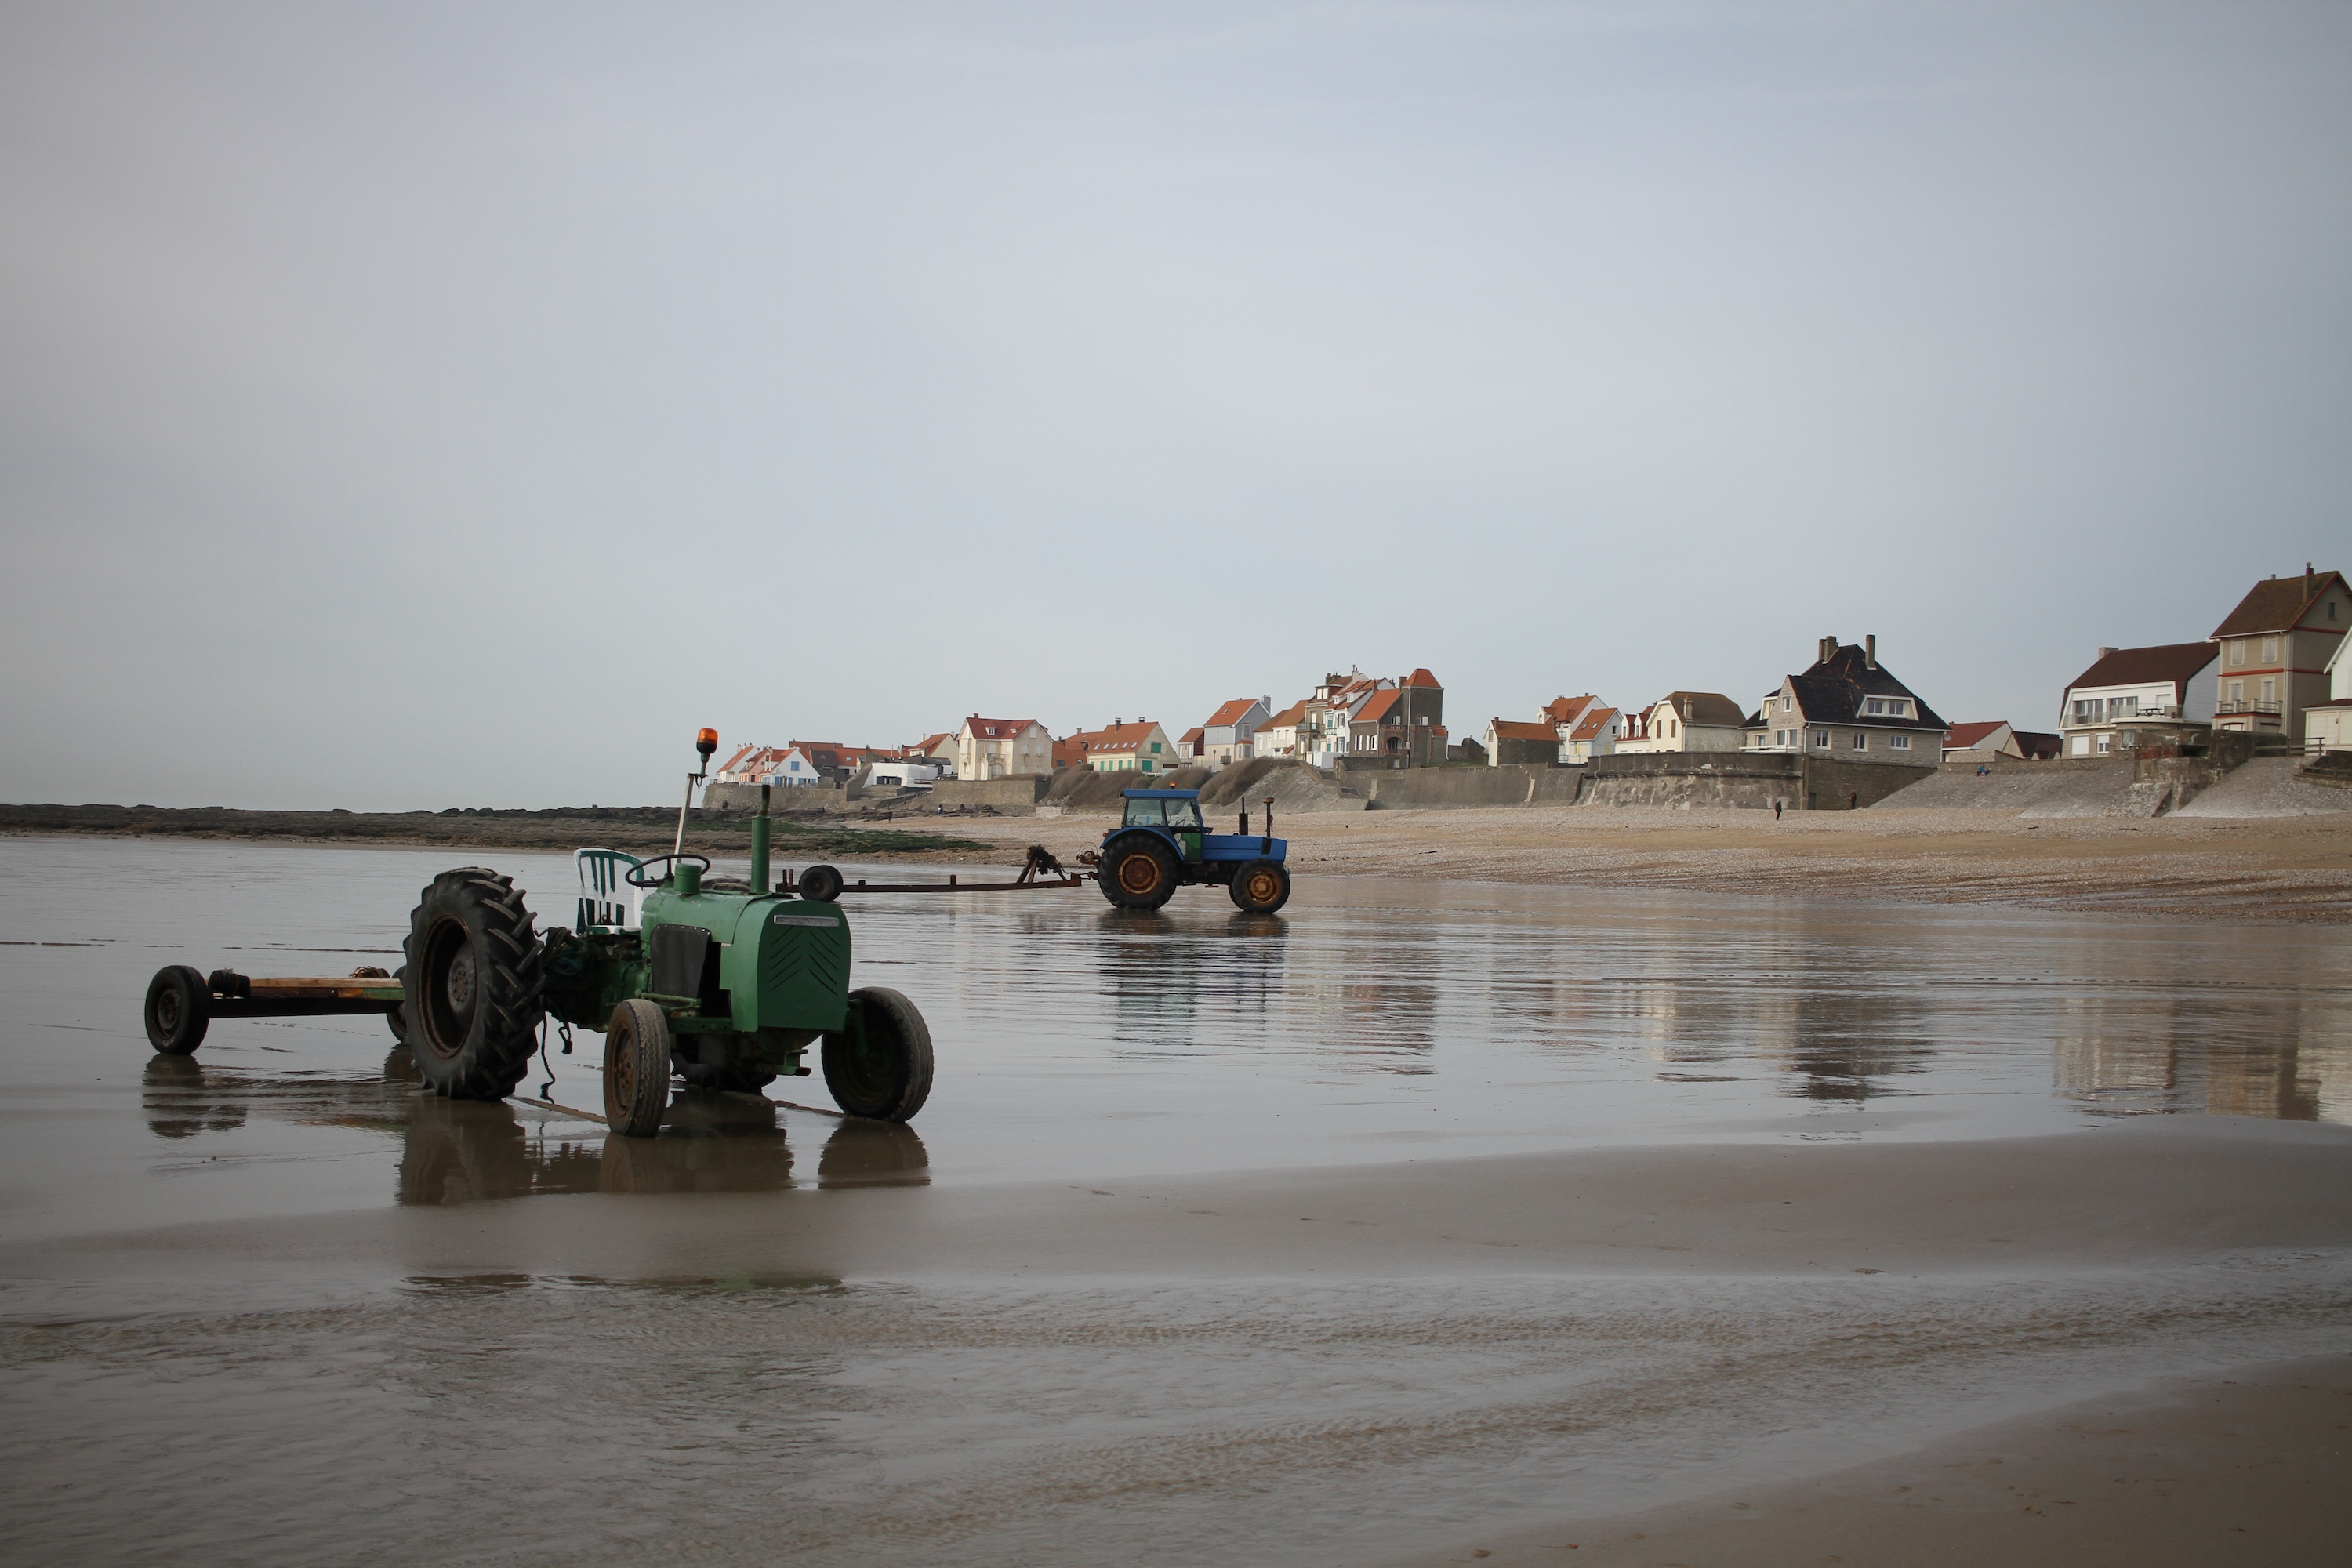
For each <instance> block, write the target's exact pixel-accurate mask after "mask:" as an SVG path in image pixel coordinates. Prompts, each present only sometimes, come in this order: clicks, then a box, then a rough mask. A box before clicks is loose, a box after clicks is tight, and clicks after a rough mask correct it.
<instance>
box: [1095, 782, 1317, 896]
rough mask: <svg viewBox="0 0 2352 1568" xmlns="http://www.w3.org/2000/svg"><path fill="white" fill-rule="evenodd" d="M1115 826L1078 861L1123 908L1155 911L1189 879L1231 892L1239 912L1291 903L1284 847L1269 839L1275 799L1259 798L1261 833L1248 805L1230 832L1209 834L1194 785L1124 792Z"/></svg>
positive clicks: (1285, 845) (1104, 891)
mask: <svg viewBox="0 0 2352 1568" xmlns="http://www.w3.org/2000/svg"><path fill="white" fill-rule="evenodd" d="M1120 793H1121V794H1122V795H1124V796H1125V797H1126V801H1127V809H1126V813H1125V815H1124V816H1122V817H1121V819H1120V821H1119V825H1118V826H1117V827H1114V828H1112V829H1111V830H1110V831H1109V832H1108V833H1106V834H1104V835H1103V841H1102V847H1101V848H1100V849H1097V850H1091V851H1089V852H1088V853H1087V855H1086V856H1085V857H1083V858H1086V859H1089V860H1092V861H1094V862H1095V863H1096V867H1097V870H1096V875H1097V877H1098V878H1099V879H1100V880H1101V883H1102V892H1103V897H1104V898H1106V899H1108V900H1110V901H1111V902H1112V903H1114V904H1116V905H1118V907H1119V908H1120V909H1123V910H1156V909H1158V908H1159V907H1160V905H1162V904H1164V903H1166V902H1167V901H1168V900H1170V899H1171V898H1174V897H1175V896H1176V889H1178V888H1181V887H1183V886H1185V885H1186V884H1188V883H1207V884H1209V885H1211V886H1213V887H1221V888H1223V889H1225V890H1226V892H1227V893H1229V894H1231V895H1232V897H1233V900H1234V908H1235V909H1237V910H1241V911H1242V912H1243V913H1244V914H1251V915H1270V914H1272V913H1274V911H1275V910H1278V909H1280V908H1282V906H1283V905H1285V904H1286V903H1288V902H1289V901H1290V870H1289V868H1288V867H1287V866H1286V865H1285V864H1284V861H1285V860H1286V858H1288V856H1289V852H1290V846H1289V845H1287V844H1286V843H1285V842H1284V841H1283V840H1281V839H1279V838H1276V837H1274V802H1273V800H1272V799H1271V798H1269V799H1268V800H1267V801H1266V803H1265V832H1264V833H1261V834H1255V835H1254V834H1252V833H1251V832H1250V816H1249V807H1248V806H1247V805H1244V806H1243V807H1242V811H1241V829H1240V831H1239V832H1237V833H1211V832H1210V831H1209V830H1208V827H1207V826H1206V825H1205V824H1204V823H1203V822H1202V820H1201V792H1200V791H1199V790H1196V789H1130V790H1123V791H1121V792H1120Z"/></svg>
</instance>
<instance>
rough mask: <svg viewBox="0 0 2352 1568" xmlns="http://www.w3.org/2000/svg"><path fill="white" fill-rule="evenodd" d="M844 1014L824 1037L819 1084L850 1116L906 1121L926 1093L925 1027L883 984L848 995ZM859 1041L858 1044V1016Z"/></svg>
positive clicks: (928, 1031) (927, 1053) (928, 1065)
mask: <svg viewBox="0 0 2352 1568" xmlns="http://www.w3.org/2000/svg"><path fill="white" fill-rule="evenodd" d="M849 1009H850V1018H849V1021H848V1023H847V1025H845V1026H844V1027H843V1029H842V1030H841V1032H840V1033H838V1034H833V1035H827V1036H826V1037H824V1050H823V1056H824V1087H825V1088H827V1089H831V1090H832V1091H833V1102H834V1103H835V1105H838V1106H839V1107H841V1109H842V1110H844V1111H845V1112H846V1113H847V1114H848V1115H851V1116H863V1117H866V1118H868V1119H869V1120H872V1121H912V1120H913V1119H914V1115H915V1112H917V1111H918V1110H922V1109H923V1101H925V1100H929V1098H930V1097H931V1027H930V1026H929V1024H926V1023H924V1022H923V1015H922V1013H921V1012H920V1011H919V1009H918V1008H917V1007H916V1006H915V1005H914V1004H913V1003H912V1002H909V1001H908V1000H907V998H906V997H905V996H904V995H902V994H899V993H898V992H896V991H892V990H890V989H889V988H887V986H881V985H867V986H863V987H861V988H859V989H858V990H856V991H853V992H851V993H850V994H849ZM861 1014H862V1015H863V1016H864V1019H865V1024H866V1027H865V1029H864V1031H863V1034H864V1043H863V1044H862V1045H861V1044H860V1043H859V1033H860V1031H859V1030H858V1028H857V1023H858V1017H859V1015H861Z"/></svg>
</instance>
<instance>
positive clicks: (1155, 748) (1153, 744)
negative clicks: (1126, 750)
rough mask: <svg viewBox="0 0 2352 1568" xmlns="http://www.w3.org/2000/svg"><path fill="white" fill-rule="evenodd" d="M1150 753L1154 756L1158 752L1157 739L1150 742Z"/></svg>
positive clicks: (1158, 744) (1158, 743)
mask: <svg viewBox="0 0 2352 1568" xmlns="http://www.w3.org/2000/svg"><path fill="white" fill-rule="evenodd" d="M1151 754H1152V755H1153V756H1155V757H1156V756H1158V755H1159V754H1160V742H1157V741H1154V742H1151Z"/></svg>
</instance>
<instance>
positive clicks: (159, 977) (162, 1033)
mask: <svg viewBox="0 0 2352 1568" xmlns="http://www.w3.org/2000/svg"><path fill="white" fill-rule="evenodd" d="M212 1017H213V988H212V984H211V983H210V982H208V981H207V980H205V977H204V976H203V975H201V974H199V973H196V972H195V971H194V970H193V969H190V968H189V967H188V966H187V965H186V964H184V963H174V964H171V965H169V966H167V967H165V968H163V969H159V970H157V971H156V972H155V978H154V979H152V980H150V981H149V982H148V983H147V1006H146V1019H147V1043H148V1044H149V1045H151V1046H152V1047H155V1048H156V1049H157V1050H159V1051H162V1052H163V1054H164V1055H165V1056H172V1057H184V1056H187V1055H189V1054H190V1053H191V1052H193V1051H194V1049H195V1048H196V1047H198V1046H201V1045H203V1044H204V1043H205V1029H206V1028H208V1027H210V1026H211V1024H212Z"/></svg>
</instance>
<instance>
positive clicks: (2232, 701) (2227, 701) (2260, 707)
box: [2213, 697, 2285, 715]
mask: <svg viewBox="0 0 2352 1568" xmlns="http://www.w3.org/2000/svg"><path fill="white" fill-rule="evenodd" d="M2213 710H2214V711H2215V712H2216V713H2268V714H2272V715H2276V714H2279V713H2282V712H2284V711H2285V710H2284V708H2283V707H2281V705H2280V704H2278V703H2276V702H2260V701H2256V700H2253V699H2252V698H2247V697H2237V698H2224V699H2223V700H2221V701H2220V702H2218V703H2216V704H2214V708H2213Z"/></svg>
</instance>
